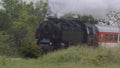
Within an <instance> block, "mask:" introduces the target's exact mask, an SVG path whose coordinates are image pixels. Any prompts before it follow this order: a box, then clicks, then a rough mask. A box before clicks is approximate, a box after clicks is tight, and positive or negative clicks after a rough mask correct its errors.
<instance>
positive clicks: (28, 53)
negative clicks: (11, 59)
mask: <svg viewBox="0 0 120 68" xmlns="http://www.w3.org/2000/svg"><path fill="white" fill-rule="evenodd" d="M21 54H22V57H24V58H38V57H39V56H40V55H41V50H40V49H39V47H37V46H31V45H26V46H24V47H23V48H22V49H21Z"/></svg>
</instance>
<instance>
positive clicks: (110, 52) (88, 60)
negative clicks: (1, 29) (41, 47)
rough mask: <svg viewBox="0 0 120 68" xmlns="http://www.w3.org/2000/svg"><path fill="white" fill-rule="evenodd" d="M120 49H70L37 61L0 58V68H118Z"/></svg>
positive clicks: (119, 66) (45, 56)
mask: <svg viewBox="0 0 120 68" xmlns="http://www.w3.org/2000/svg"><path fill="white" fill-rule="evenodd" d="M119 63H120V48H112V49H109V48H88V47H79V46H77V47H70V48H68V49H66V50H59V51H57V52H54V53H49V54H47V55H44V56H42V57H39V58H38V59H22V58H10V57H6V56H2V57H0V68H120V65H119Z"/></svg>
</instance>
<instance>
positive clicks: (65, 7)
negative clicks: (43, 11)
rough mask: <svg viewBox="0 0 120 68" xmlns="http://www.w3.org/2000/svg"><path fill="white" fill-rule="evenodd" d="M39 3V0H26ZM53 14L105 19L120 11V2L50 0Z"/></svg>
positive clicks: (106, 0) (107, 0) (108, 0)
mask: <svg viewBox="0 0 120 68" xmlns="http://www.w3.org/2000/svg"><path fill="white" fill-rule="evenodd" d="M26 1H27V2H29V1H34V2H36V1H39V0H26ZM49 7H50V8H51V11H52V13H54V14H58V15H59V16H60V15H63V14H65V13H70V12H72V13H76V14H91V15H93V16H96V17H103V16H105V15H106V13H107V12H108V11H112V10H115V11H120V0H49Z"/></svg>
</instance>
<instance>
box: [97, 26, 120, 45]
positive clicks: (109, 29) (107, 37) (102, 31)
mask: <svg viewBox="0 0 120 68" xmlns="http://www.w3.org/2000/svg"><path fill="white" fill-rule="evenodd" d="M96 27H97V28H98V32H97V36H98V44H99V45H101V46H103V47H115V46H119V44H120V31H119V30H120V29H119V27H117V26H110V25H104V26H103V25H96Z"/></svg>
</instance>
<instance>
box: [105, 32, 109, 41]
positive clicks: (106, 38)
mask: <svg viewBox="0 0 120 68" xmlns="http://www.w3.org/2000/svg"><path fill="white" fill-rule="evenodd" d="M105 42H108V34H106V35H105Z"/></svg>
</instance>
